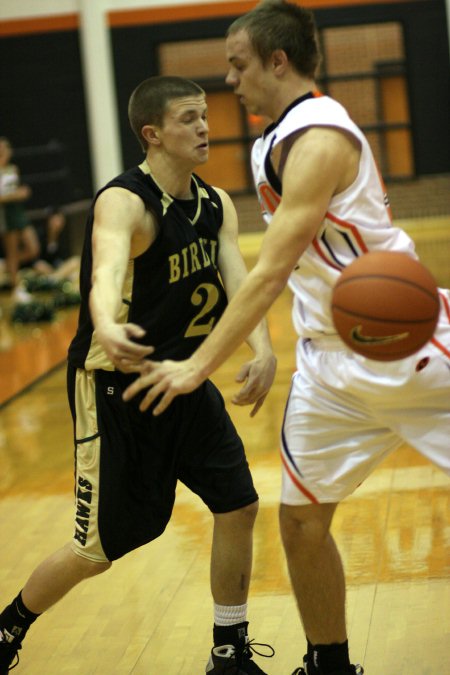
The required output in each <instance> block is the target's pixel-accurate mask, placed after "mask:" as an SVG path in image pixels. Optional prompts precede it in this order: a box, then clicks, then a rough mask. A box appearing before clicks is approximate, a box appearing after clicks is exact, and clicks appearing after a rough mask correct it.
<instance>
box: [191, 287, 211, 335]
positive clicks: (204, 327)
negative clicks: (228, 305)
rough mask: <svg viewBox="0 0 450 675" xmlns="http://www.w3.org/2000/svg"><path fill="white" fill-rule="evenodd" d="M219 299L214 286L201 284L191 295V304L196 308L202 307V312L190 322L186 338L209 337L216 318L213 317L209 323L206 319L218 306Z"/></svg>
mask: <svg viewBox="0 0 450 675" xmlns="http://www.w3.org/2000/svg"><path fill="white" fill-rule="evenodd" d="M205 294H206V295H205ZM218 299H219V291H218V290H217V287H216V286H214V284H200V286H197V288H196V289H195V291H194V292H193V293H192V295H191V302H192V304H193V305H195V306H196V307H197V306H198V305H201V307H200V311H199V312H197V314H196V315H195V316H194V318H193V319H192V321H191V322H190V324H189V326H188V327H187V330H186V332H185V334H184V337H198V336H199V335H209V333H210V332H211V331H212V328H213V325H214V321H215V320H216V317H215V316H213V317H211V318H210V319H209V321H205V319H204V317H205V316H206V315H207V314H209V312H210V311H211V310H212V309H213V308H214V307H215V306H216V304H217V301H218Z"/></svg>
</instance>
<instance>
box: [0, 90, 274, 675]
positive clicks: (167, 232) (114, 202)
mask: <svg viewBox="0 0 450 675" xmlns="http://www.w3.org/2000/svg"><path fill="white" fill-rule="evenodd" d="M129 118H130V123H131V126H132V128H133V131H134V132H135V134H136V136H137V137H138V140H139V142H140V143H141V145H142V147H143V149H144V152H145V155H146V157H145V160H144V161H143V162H142V164H141V165H140V166H138V167H135V168H133V169H131V170H129V171H126V172H125V173H123V174H121V175H120V176H118V177H117V178H115V179H114V180H112V181H111V182H110V183H108V184H107V185H106V186H105V187H104V188H103V189H102V190H100V191H99V192H98V194H97V195H96V197H95V199H94V202H93V206H92V210H91V213H90V216H89V219H88V222H87V228H86V236H85V243H84V250H83V254H82V262H81V275H80V291H81V297H82V301H81V307H80V316H79V325H78V330H77V333H76V335H75V338H74V339H73V341H72V344H71V345H70V348H69V359H68V360H69V366H68V394H69V403H70V408H71V412H72V415H73V420H74V431H75V443H76V466H75V469H76V471H75V478H76V486H75V497H76V513H75V532H74V537H73V540H72V541H71V542H70V543H69V544H68V545H66V546H65V547H63V548H62V549H61V550H59V551H57V552H56V553H54V554H53V555H52V556H50V557H49V558H48V559H47V560H45V561H44V562H43V563H42V564H41V565H40V566H39V567H38V568H37V569H36V570H35V571H34V572H33V574H32V575H31V576H30V578H29V580H28V581H27V582H26V584H25V586H24V588H23V589H22V591H21V592H20V593H19V594H18V596H17V597H16V598H15V599H14V600H13V601H12V603H11V604H10V605H8V606H7V607H6V608H5V609H4V611H3V612H2V613H1V614H0V675H4V674H5V673H7V672H8V671H9V670H10V668H11V667H12V666H13V665H14V663H15V661H16V660H17V651H18V649H20V648H21V643H22V640H23V638H24V636H25V633H26V632H27V630H28V628H29V627H30V625H31V623H32V622H33V621H35V619H36V618H37V617H38V616H39V615H40V614H41V613H42V612H44V611H45V610H47V609H48V608H49V607H51V606H52V605H53V604H54V603H55V602H57V601H58V600H60V599H61V598H62V597H63V596H64V595H65V594H66V593H67V592H68V591H69V590H70V589H71V588H73V587H74V586H75V585H76V584H77V583H78V582H80V581H81V580H83V579H86V578H88V577H91V576H95V575H97V574H99V573H101V572H103V571H105V570H107V569H108V568H109V567H110V566H111V564H112V561H114V560H116V559H118V558H120V557H122V556H124V555H125V554H126V553H128V552H129V551H131V550H133V549H135V548H137V547H139V546H142V545H143V544H146V543H148V542H149V541H151V540H153V539H155V538H156V537H158V536H159V535H160V534H161V533H162V532H163V531H164V529H165V527H166V525H167V523H168V521H169V519H170V517H171V513H172V507H173V503H174V499H175V487H176V483H177V481H178V480H181V481H182V482H183V483H184V484H185V485H186V486H188V487H189V488H190V489H191V490H192V491H193V492H195V493H196V494H198V495H199V497H200V498H201V499H202V500H203V501H204V502H205V504H206V505H207V507H208V508H209V509H210V511H211V512H212V514H213V518H214V537H213V549H212V557H211V591H212V595H213V600H214V618H215V623H214V629H213V639H214V647H213V649H212V651H211V654H210V658H209V661H208V663H207V665H206V672H207V673H211V674H217V673H223V672H225V671H226V673H227V674H228V675H244V674H246V673H254V674H258V673H263V671H262V670H261V669H260V668H259V667H258V666H257V665H256V663H255V661H254V660H253V659H252V652H251V646H250V645H249V640H248V637H247V625H248V622H247V616H246V609H247V594H248V587H249V580H250V572H251V560H252V530H253V524H254V520H255V517H256V512H257V508H258V496H257V494H256V492H255V488H254V486H253V482H252V477H251V474H250V471H249V467H248V464H247V461H246V457H245V453H244V449H243V446H242V442H241V440H240V438H239V436H238V434H237V432H236V430H235V428H234V426H233V424H232V422H231V419H230V417H229V416H228V413H227V412H226V410H225V407H224V402H223V399H222V397H221V395H220V393H219V391H218V390H217V389H216V387H215V386H214V385H213V384H212V383H211V382H210V381H206V382H205V383H204V384H202V385H201V386H200V387H199V388H198V389H197V390H196V391H194V392H193V393H192V394H189V395H187V396H184V397H180V398H179V399H178V400H177V403H176V404H175V405H173V406H171V407H170V409H169V411H168V412H167V414H166V415H162V416H158V417H156V416H154V415H153V414H152V411H151V410H149V411H147V412H143V411H142V410H141V409H140V401H139V397H137V398H136V399H133V401H132V402H129V403H128V402H127V403H125V402H124V400H123V398H122V393H123V392H124V390H125V389H126V388H127V386H129V385H130V383H131V382H132V381H133V379H135V378H136V376H137V375H139V373H140V372H141V370H142V369H143V367H144V364H145V359H146V357H147V356H149V355H150V354H151V356H152V359H166V358H169V359H185V358H187V357H188V356H189V355H190V354H192V353H193V352H194V351H195V349H196V348H197V347H198V346H199V345H200V343H201V342H202V341H203V340H204V339H205V337H206V336H207V335H208V334H209V333H210V332H211V331H212V330H213V328H214V326H215V324H216V322H217V321H218V319H219V318H220V316H221V314H222V312H223V311H224V309H225V306H226V303H227V297H231V296H233V295H234V293H235V291H236V290H237V288H238V287H239V285H240V283H241V282H242V280H243V279H244V277H245V275H246V269H245V265H244V262H243V259H242V257H241V255H240V252H239V248H238V244H237V217H236V212H235V209H234V207H233V205H232V202H231V200H230V198H229V197H228V195H227V194H226V193H225V192H224V191H223V190H220V189H215V188H212V187H211V186H209V185H207V184H206V183H204V182H203V181H202V180H201V179H200V178H199V177H198V176H196V175H195V174H193V173H192V172H193V169H194V168H195V167H196V166H198V165H201V164H204V163H205V162H206V161H207V159H208V123H207V105H206V100H205V94H204V91H203V90H202V89H201V88H200V87H199V86H198V85H197V84H195V83H194V82H191V81H189V80H185V79H182V78H175V77H156V78H150V79H149V80H146V81H144V82H143V83H141V84H140V85H139V86H138V87H137V88H136V90H135V91H134V92H133V94H132V96H131V99H130V104H129ZM248 343H249V345H250V347H251V348H252V350H253V352H254V358H253V359H252V360H251V361H250V362H248V363H246V364H245V365H244V366H243V368H242V370H241V372H240V373H239V375H238V379H239V380H240V381H241V382H243V383H244V384H243V387H242V389H241V390H240V392H239V393H238V394H237V396H236V397H235V403H237V404H240V405H246V404H251V405H253V409H252V413H251V414H255V413H256V412H257V410H258V409H259V407H260V406H261V405H262V403H263V401H264V398H265V396H266V394H267V392H268V390H269V388H270V386H271V384H272V381H273V378H274V374H275V358H274V356H273V353H272V349H271V345H270V339H269V336H268V331H267V329H266V326H265V324H264V323H262V324H260V325H259V326H258V327H257V328H256V329H255V331H254V332H253V333H252V335H251V336H250V338H249V340H248ZM149 345H151V346H149ZM68 639H70V638H68ZM205 662H206V659H205ZM199 670H200V666H199ZM164 675H166V674H164ZM167 675H169V673H167Z"/></svg>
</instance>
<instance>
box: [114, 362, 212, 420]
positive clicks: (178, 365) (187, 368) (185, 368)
mask: <svg viewBox="0 0 450 675" xmlns="http://www.w3.org/2000/svg"><path fill="white" fill-rule="evenodd" d="M203 379H205V378H202V376H201V375H200V373H199V372H198V371H197V369H196V368H195V365H194V363H193V361H192V359H187V360H185V361H170V360H166V361H146V363H145V366H144V368H143V369H142V371H141V374H140V375H139V377H137V378H136V380H134V382H133V383H132V384H130V386H129V387H127V388H126V389H125V391H124V393H123V400H124V401H129V400H130V399H132V398H133V396H136V394H138V393H139V392H140V391H142V390H143V389H148V392H147V393H146V394H145V396H144V398H143V399H142V401H141V403H140V405H139V409H140V410H141V411H142V412H144V411H145V410H147V409H148V408H149V407H150V406H151V405H152V403H153V402H154V401H155V400H156V399H157V398H158V396H160V395H162V398H161V400H160V401H159V402H158V405H156V406H155V408H154V410H153V414H154V415H160V414H161V413H163V412H164V411H165V410H166V408H168V407H169V405H170V404H171V403H172V401H173V399H174V398H175V397H176V396H179V395H180V394H189V393H190V392H191V391H194V389H197V387H199V386H200V385H201V383H202V382H203Z"/></svg>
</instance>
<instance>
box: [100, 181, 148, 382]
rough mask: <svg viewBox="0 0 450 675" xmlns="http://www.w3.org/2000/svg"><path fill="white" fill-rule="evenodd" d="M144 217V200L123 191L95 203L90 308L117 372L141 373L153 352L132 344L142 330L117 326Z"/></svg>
mask: <svg viewBox="0 0 450 675" xmlns="http://www.w3.org/2000/svg"><path fill="white" fill-rule="evenodd" d="M144 215H145V207H144V204H143V202H142V200H141V199H140V198H139V197H138V196H137V195H135V194H133V193H131V192H129V191H128V190H124V189H122V188H109V189H108V190H105V191H104V192H102V193H101V194H100V195H99V197H98V199H97V201H96V203H95V210H94V226H93V233H92V289H91V293H90V296H89V307H90V310H91V316H92V321H93V324H94V328H95V332H96V337H97V339H98V341H99V342H100V344H101V345H102V347H103V348H104V350H105V352H106V353H107V355H108V357H109V358H110V359H111V361H112V362H113V363H114V365H115V366H116V368H118V369H119V370H123V371H125V372H132V371H136V370H139V369H140V366H141V365H142V360H143V359H144V358H145V356H147V355H148V354H151V352H152V351H153V349H152V348H151V347H144V346H142V345H139V344H138V343H136V342H135V341H133V338H141V337H143V335H144V330H143V329H142V328H141V327H140V326H137V325H136V324H131V323H126V324H123V323H122V324H121V323H118V317H119V312H120V310H121V307H122V289H123V284H124V280H125V275H126V271H127V267H128V263H129V259H130V252H131V245H132V240H133V236H134V235H135V234H136V233H137V232H138V231H139V228H140V226H141V224H142V221H143V219H144Z"/></svg>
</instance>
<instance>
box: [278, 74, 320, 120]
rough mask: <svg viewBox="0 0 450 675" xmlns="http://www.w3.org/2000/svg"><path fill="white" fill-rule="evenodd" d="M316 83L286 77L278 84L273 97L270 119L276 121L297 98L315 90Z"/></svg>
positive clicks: (304, 79)
mask: <svg viewBox="0 0 450 675" xmlns="http://www.w3.org/2000/svg"><path fill="white" fill-rule="evenodd" d="M316 90H317V85H316V83H315V81H314V80H310V79H306V78H299V77H298V76H297V77H295V78H291V79H287V80H286V81H285V82H283V84H282V85H281V86H280V89H279V91H278V95H277V96H276V97H274V99H273V106H272V111H271V114H270V117H271V119H272V120H273V121H274V122H276V121H277V120H278V119H279V118H280V117H281V115H282V114H283V113H284V111H285V110H286V109H287V108H289V106H290V105H291V104H292V103H293V102H294V101H296V100H297V99H299V98H301V97H302V96H305V94H308V93H309V92H310V91H316Z"/></svg>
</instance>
